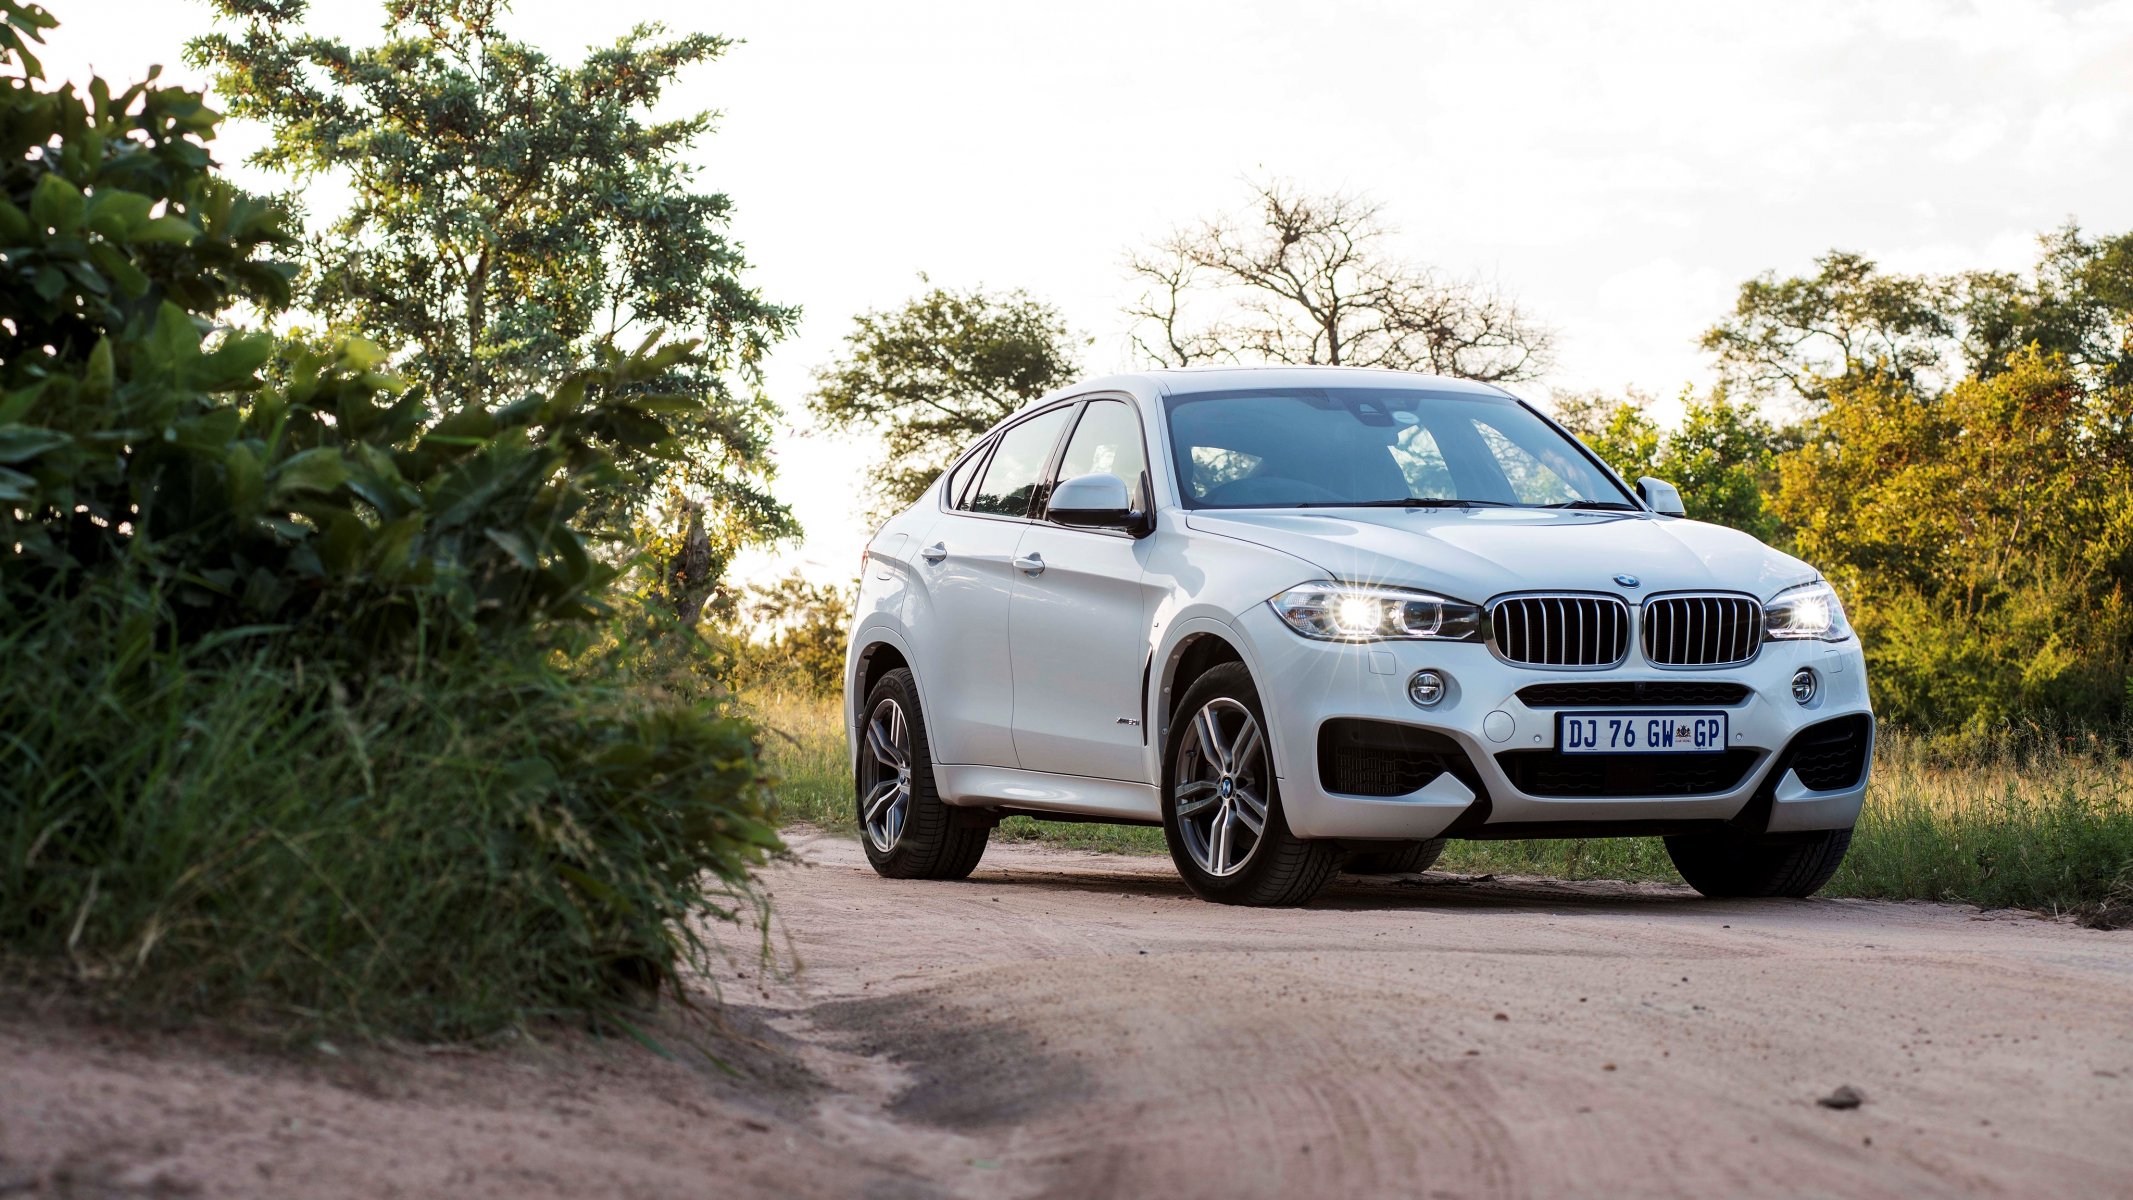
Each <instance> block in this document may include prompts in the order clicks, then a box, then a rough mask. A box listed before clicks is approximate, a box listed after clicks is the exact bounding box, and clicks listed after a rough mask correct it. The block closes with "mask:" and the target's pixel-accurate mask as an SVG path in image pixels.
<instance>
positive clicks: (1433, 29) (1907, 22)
mask: <svg viewBox="0 0 2133 1200" xmlns="http://www.w3.org/2000/svg"><path fill="white" fill-rule="evenodd" d="M45 2H46V3H47V4H48V5H49V7H51V8H52V10H53V12H54V14H55V15H56V16H58V18H59V19H60V21H61V22H62V28H61V29H59V30H58V31H57V32H56V33H55V34H54V36H53V37H52V39H51V43H50V51H49V52H48V53H47V54H45V56H44V57H45V63H46V67H47V69H48V71H49V72H50V73H51V75H52V77H54V78H64V77H67V76H79V75H80V74H81V73H82V70H83V68H84V66H85V65H90V64H93V65H94V66H95V68H97V69H98V70H99V71H101V72H103V73H104V74H106V75H109V76H112V77H114V78H124V79H131V78H134V77H136V76H137V75H138V74H139V72H140V70H141V68H142V67H143V66H144V65H145V64H147V63H150V62H162V63H164V64H165V65H166V72H165V73H166V77H169V78H174V79H179V80H186V81H191V82H201V81H200V80H198V78H197V75H196V73H194V72H192V71H190V70H189V69H187V68H185V67H184V66H183V64H182V62H181V61H180V57H179V48H180V47H181V46H182V45H183V43H184V40H185V39H186V38H187V37H188V36H190V35H192V34H194V33H197V32H199V31H201V30H202V29H204V28H206V27H207V24H208V17H207V10H206V8H205V6H204V5H200V4H195V3H192V2H190V0H45ZM313 14H314V24H315V25H317V26H318V27H319V28H321V29H322V30H326V31H330V32H336V33H341V34H344V35H347V36H352V37H355V38H362V39H365V40H368V39H369V37H370V36H371V35H372V34H373V33H374V32H375V30H376V28H377V26H378V23H379V21H380V19H381V17H380V6H379V5H378V4H377V3H375V2H373V0H324V2H317V0H315V2H314V4H313ZM653 20H656V21H664V22H666V23H667V24H668V25H670V26H672V27H674V28H676V29H678V30H705V31H710V32H716V33H722V34H726V35H728V36H733V37H738V38H743V39H745V40H746V44H745V45H741V46H739V47H736V48H735V49H734V50H733V51H732V52H731V54H730V55H729V57H728V58H727V59H726V60H725V61H723V62H721V63H717V64H714V65H712V66H710V67H707V68H700V69H698V70H697V71H695V72H694V73H692V74H691V75H689V76H688V77H686V79H685V80H684V82H683V84H682V86H680V87H678V88H677V89H676V90H675V92H674V93H673V98H674V101H675V104H676V106H677V108H679V107H682V106H686V107H689V108H713V109H717V110H719V111H720V112H722V113H723V114H724V115H723V117H722V119H721V122H720V129H719V132H717V133H716V134H715V135H713V136H712V137H710V138H709V139H707V140H706V141H705V143H704V144H703V147H702V149H701V151H700V153H699V158H700V160H701V162H702V164H703V167H704V172H703V175H702V178H701V183H702V185H704V186H706V187H709V188H715V189H717V190H722V191H725V192H727V193H728V194H730V195H731V196H732V197H733V198H734V201H735V203H736V217H735V223H734V232H735V234H736V236H737V237H738V238H739V239H740V240H741V241H742V242H744V243H745V244H746V246H747V248H748V251H749V254H750V257H751V258H752V260H753V261H754V263H755V272H754V281H755V282H756V283H758V284H759V285H760V286H761V287H762V288H763V290H764V292H765V293H766V295H768V296H769V297H771V298H772V299H775V300H778V301H781V302H784V303H791V304H798V305H800V306H802V307H803V308H804V309H805V320H804V322H803V325H802V328H801V331H800V334H799V336H798V337H796V338H794V339H792V340H791V341H789V342H787V343H785V344H784V345H782V346H781V347H780V348H779V349H778V350H777V352H776V354H775V355H774V357H773V358H772V360H771V363H770V382H771V386H772V388H773V391H774V394H775V395H776V396H777V397H778V399H779V401H780V402H781V403H782V404H783V405H784V406H785V407H786V410H787V414H788V416H787V420H786V421H785V422H784V429H783V432H782V433H781V436H780V438H779V442H778V454H779V459H780V476H779V479H780V482H779V485H778V490H779V492H780V494H781V495H782V496H784V497H785V499H787V500H788V501H789V502H790V503H791V504H792V505H793V508H794V510H795V512H796V513H797V514H798V515H799V517H800V519H801V521H802V522H803V523H804V524H805V525H806V527H807V534H808V536H807V540H806V542H805V544H804V545H800V546H783V547H779V548H777V549H776V550H774V551H771V552H765V553H757V554H752V555H750V556H749V558H748V559H747V560H746V561H745V562H744V563H743V564H742V566H741V570H742V572H743V573H744V574H745V575H748V576H751V577H762V576H766V575H773V574H777V573H781V572H783V571H784V570H787V569H790V568H792V567H794V566H799V567H803V568H804V569H806V570H807V571H808V572H809V573H810V574H813V575H816V576H818V577H820V578H823V579H834V580H842V579H845V578H847V577H848V576H849V575H850V573H851V571H852V570H853V567H854V560H855V558H856V556H857V554H858V551H859V546H860V543H861V540H862V539H863V538H864V536H865V534H866V530H865V529H864V528H863V527H861V526H860V525H859V524H858V521H857V517H856V515H855V514H856V513H857V512H858V511H859V510H860V509H861V507H862V500H861V498H860V494H859V493H860V484H861V482H862V480H863V478H864V476H865V472H866V470H867V468H868V465H869V463H870V462H871V461H872V460H871V457H870V454H869V448H868V447H867V446H866V445H864V444H863V443H859V442H853V441H849V440H845V439H839V438H831V437H826V436H823V435H821V434H819V433H812V432H810V431H809V429H808V421H807V417H806V415H805V411H804V404H803V401H804V397H805V395H806V392H807V390H808V387H809V383H810V379H811V375H812V372H813V370H814V369H815V368H816V367H817V366H819V365H820V364H821V363H823V362H824V361H826V360H827V359H828V358H829V357H831V356H832V355H833V354H834V353H835V352H836V350H837V348H838V345H839V343H840V341H841V339H842V338H843V336H844V334H845V333H846V331H847V330H848V329H849V327H850V322H851V318H852V316H853V315H854V314H855V313H858V312H860V311H863V310H865V309H868V308H882V307H888V306H892V305H895V304H897V303H900V302H901V301H903V300H904V299H906V298H908V297H909V296H910V295H912V294H913V293H915V292H916V291H917V290H918V289H919V287H920V284H919V281H918V278H917V276H918V274H919V272H922V271H923V272H925V273H927V274H928V275H930V276H931V277H932V279H933V280H934V282H936V283H940V284H945V285H949V286H956V287H962V286H968V285H974V284H982V285H985V286H987V287H993V288H1002V289H1005V288H1012V287H1022V288H1027V289H1028V290H1029V291H1030V292H1031V293H1033V294H1034V295H1036V296H1038V297H1040V298H1042V299H1045V300H1048V301H1050V302H1052V303H1055V304H1057V305H1058V306H1060V307H1061V308H1062V309H1063V310H1064V311H1065V312H1066V314H1067V316H1068V318H1069V320H1070V321H1071V322H1072V323H1073V324H1074V325H1075V326H1076V327H1077V328H1079V329H1080V330H1081V331H1083V332H1084V333H1086V334H1088V335H1089V336H1091V337H1093V338H1094V339H1095V344H1094V345H1093V346H1091V347H1090V348H1089V351H1088V354H1087V365H1088V367H1089V368H1090V369H1091V370H1092V371H1102V370H1109V369H1113V368H1119V367H1126V366H1131V365H1134V364H1132V363H1131V361H1130V359H1129V356H1128V351H1127V346H1126V343H1125V338H1124V324H1123V321H1122V319H1121V318H1120V316H1119V315H1118V313H1119V308H1120V306H1121V304H1122V303H1123V302H1124V301H1126V300H1127V299H1129V298H1130V296H1131V295H1132V292H1133V289H1132V287H1131V285H1130V283H1129V282H1128V281H1127V280H1126V278H1125V276H1124V272H1123V270H1122V268H1121V265H1120V260H1121V258H1122V256H1123V254H1124V252H1125V251H1126V249H1127V248H1128V247H1129V246H1132V245H1135V244H1138V243H1140V242H1143V241H1145V240H1147V239H1149V238H1150V237H1153V236H1155V235H1157V234H1159V233H1161V232H1163V231H1164V230H1165V229H1167V228H1168V227H1169V226H1171V225H1173V224H1176V223H1180V222H1183V221H1186V220H1190V219H1192V218H1194V217H1197V216H1200V215H1204V214H1209V213H1213V212H1216V211H1221V210H1225V209H1228V208H1232V207H1234V206H1235V205H1236V204H1237V203H1238V201H1239V199H1240V190H1239V182H1238V181H1239V179H1240V178H1241V177H1242V176H1243V175H1245V174H1247V173H1253V174H1279V175H1285V176H1289V177H1292V178H1295V179H1297V180H1299V181H1302V182H1304V183H1306V184H1307V185H1310V186H1312V187H1320V188H1347V189H1355V190H1360V191H1365V192H1369V193H1371V194H1373V195H1374V196H1375V197H1376V198H1377V199H1379V200H1381V201H1382V202H1384V204H1385V206H1386V215H1387V217H1388V218H1389V219H1390V220H1391V221H1392V222H1394V223H1396V224H1398V225H1399V226H1400V227H1401V229H1402V231H1403V235H1404V241H1405V243H1406V246H1405V249H1406V250H1407V251H1408V252H1409V253H1411V254H1412V255H1413V256H1415V257H1417V258H1420V259H1423V260H1425V261H1429V262H1432V263H1435V264H1437V265H1439V266H1441V267H1443V268H1445V269H1447V270H1449V271H1451V272H1454V273H1460V274H1467V273H1478V274H1480V275H1483V276H1485V277H1487V278H1490V279H1493V280H1494V281H1496V283H1497V284H1498V285H1499V286H1501V287H1502V288H1504V289H1505V290H1506V291H1508V292H1510V293H1512V294H1513V295H1515V296H1516V297H1518V298H1519V299H1520V300H1521V301H1522V302H1523V303H1524V304H1525V305H1526V306H1527V307H1528V308H1529V309H1530V310H1531V311H1532V312H1533V313H1534V314H1535V315H1536V316H1538V317H1539V318H1541V319H1542V320H1545V321H1547V322H1548V323H1550V324H1552V325H1553V326H1554V327H1555V328H1556V329H1557V330H1558V331H1559V332H1560V338H1561V353H1560V356H1559V358H1560V365H1559V367H1558V369H1557V370H1556V372H1555V373H1554V374H1553V375H1552V376H1551V377H1549V378H1548V379H1546V380H1544V381H1542V384H1541V386H1539V387H1535V388H1532V389H1529V390H1530V391H1531V392H1532V393H1533V394H1535V395H1543V394H1545V392H1546V391H1547V390H1548V389H1552V388H1573V389H1585V388H1619V387H1622V386H1624V385H1635V386H1637V387H1641V388H1643V389H1645V390H1647V391H1651V392H1656V393H1659V394H1662V395H1670V394H1672V393H1674V392H1676V391H1677V390H1679V389H1680V388H1681V387H1682V386H1683V385H1684V384H1686V383H1692V382H1693V383H1699V384H1700V383H1702V382H1704V381H1705V380H1707V378H1708V370H1707V367H1706V364H1705V362H1704V360H1703V358H1702V356H1701V355H1700V354H1699V353H1698V352H1697V350H1696V348H1695V339H1696V336H1697V334H1698V333H1699V332H1700V331H1701V330H1702V329H1704V328H1705V327H1706V326H1708V325H1709V324H1710V323H1711V322H1712V321H1713V320H1715V319H1716V318H1717V317H1718V316H1720V315H1721V314H1722V313H1723V312H1725V311H1726V310H1727V309H1728V308H1729V307H1730V305H1731V302H1732V297H1733V293H1734V290H1735V288H1736V287H1737V286H1738V284H1739V283H1740V282H1741V281H1742V280H1744V279H1746V278H1748V277H1749V276H1751V275H1753V274H1755V273H1757V272H1759V271H1762V270H1765V269H1772V268H1774V269H1777V270H1779V271H1782V272H1787V273H1791V272H1796V271H1800V270H1804V269H1806V268H1807V266H1808V265H1809V259H1810V258H1812V257H1813V256H1814V255H1816V254H1818V253H1821V252H1823V251H1825V250H1828V249H1830V248H1832V247H1841V248H1844V249H1849V250H1856V251H1859V252H1862V253H1865V254H1868V255H1870V256H1873V257H1875V258H1877V259H1878V260H1880V261H1881V262H1882V263H1883V264H1885V265H1887V266H1889V267H1892V268H1896V269H1902V270H1946V269H1956V268H1965V267H1988V266H1990V267H2010V268H2011V267H2019V266H2022V265H2024V264H2026V263H2027V262H2028V261H2029V260H2030V256H2031V250H2032V238H2033V236H2034V235H2035V234H2036V233H2037V232H2038V231H2040V230H2043V229H2046V228H2049V227H2052V226H2055V225H2057V224H2059V223H2060V222H2062V221H2064V220H2066V219H2067V218H2069V217H2074V218H2077V219H2079V220H2080V221H2081V222H2082V223H2083V224H2084V225H2086V226H2088V227H2089V228H2091V229H2094V230H2098V231H2111V232H2117V231H2121V230H2124V229H2126V228H2128V227H2133V186H2128V185H2129V184H2133V167H2129V166H2128V164H2129V163H2133V65H2129V64H2133V0H2110V2H2104V3H2048V2H2044V0H1981V2H1975V3H1954V2H1940V0H1875V2H1874V3H1871V4H1861V3H1849V2H1842V0H1789V2H1786V3H1768V4H1762V5H1746V4H1720V3H1711V2H1710V0H1690V2H1680V3H1659V2H1655V3H1629V2H1627V0H1625V2H1621V3H1610V4H1595V3H1589V2H1580V0H1535V2H1530V3H1514V2H1499V3H1481V2H1477V3H1437V2H1431V3H1422V2H1401V0H1339V2H1321V3H1317V4H1301V3H1296V2H1295V0H1286V2H1279V3H1277V2H1274V0H1192V2H1175V3H1169V2H1165V0H1076V2H1075V3H1057V4H1049V5H1037V4H1029V3H1012V2H1009V3H1002V2H1000V0H938V2H930V3H907V4H885V3H880V2H879V0H871V2H868V0H850V2H832V0H757V2H754V3H721V2H715V0H704V2H699V3H695V4H687V3H676V2H673V0H669V2H667V3H657V2H653V0H603V2H602V3H599V4H585V3H582V2H581V0H573V2H569V3H566V2H564V0H520V2H519V3H518V4H517V5H516V6H515V9H514V17H513V20H512V27H513V29H514V30H515V31H516V32H517V33H518V34H519V35H520V36H523V37H525V38H527V39H528V40H531V41H534V42H536V43H538V44H540V45H542V46H543V47H545V48H547V49H548V50H550V51H551V52H554V53H557V54H559V55H565V56H569V55H575V54H576V53H577V52H579V51H580V50H581V49H582V48H583V47H585V46H588V45H592V44H595V43H604V42H607V41H610V40H612V39H613V38H615V37H616V36H619V35H620V34H621V33H622V32H623V31H625V30H626V29H627V28H628V27H629V26H630V25H631V24H633V23H635V22H638V21H653ZM258 141H259V137H258V134H257V133H256V131H247V130H244V129H242V128H241V127H236V126H231V127H228V128H227V129H226V131H225V136H224V139H223V142H222V144H221V152H222V156H223V157H224V159H225V160H227V161H231V162H234V161H235V160H237V159H238V158H240V157H241V156H242V154H243V153H244V152H245V151H246V150H248V149H250V148H251V147H253V146H256V145H257V144H258ZM252 181H253V182H254V183H255V185H270V184H271V181H267V180H262V179H259V178H257V177H256V176H255V177H253V179H252Z"/></svg>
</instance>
